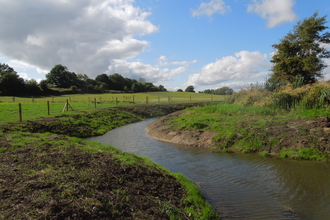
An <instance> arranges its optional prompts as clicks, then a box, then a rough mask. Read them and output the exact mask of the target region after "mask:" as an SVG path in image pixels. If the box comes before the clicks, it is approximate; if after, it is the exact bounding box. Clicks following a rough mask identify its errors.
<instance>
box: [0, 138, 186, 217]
mask: <svg viewBox="0 0 330 220" xmlns="http://www.w3.org/2000/svg"><path fill="white" fill-rule="evenodd" d="M35 137H37V136H35ZM48 138H49V139H48V141H47V142H48V143H41V142H40V141H36V142H34V143H31V144H28V145H25V146H20V145H11V144H10V143H8V140H5V138H4V137H3V138H1V141H0V149H6V150H3V151H2V152H1V162H0V167H1V169H0V185H1V189H0V197H1V199H0V218H1V219H13V218H15V219H66V218H67V219H167V218H168V217H167V215H166V212H164V210H162V209H165V206H166V205H165V203H166V202H167V203H168V206H169V207H176V208H178V207H182V202H181V199H182V197H183V195H184V194H185V191H184V189H183V188H182V186H181V184H180V183H179V182H178V181H177V180H176V179H175V178H174V177H173V176H171V175H168V174H165V173H164V172H162V171H161V170H158V169H156V168H155V167H152V166H148V165H143V166H132V165H124V164H122V163H121V162H120V161H119V160H118V159H115V158H113V157H112V156H111V154H104V153H96V152H95V153H91V152H86V151H84V150H82V148H84V147H87V146H86V145H85V144H84V143H83V142H81V143H78V144H77V143H76V144H72V145H69V146H62V145H61V144H56V143H55V142H57V143H64V142H63V141H69V140H68V139H67V138H65V137H63V136H59V135H51V136H49V137H48ZM51 139H52V140H51ZM45 141H46V140H44V142H45ZM123 154H124V153H123ZM136 160H139V159H138V158H136ZM139 162H140V163H141V164H145V163H144V162H143V161H141V160H140V161H139Z"/></svg>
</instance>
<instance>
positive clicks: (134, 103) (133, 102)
mask: <svg viewBox="0 0 330 220" xmlns="http://www.w3.org/2000/svg"><path fill="white" fill-rule="evenodd" d="M134 104H135V102H134V95H133V105H134Z"/></svg>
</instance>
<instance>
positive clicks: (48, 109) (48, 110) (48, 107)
mask: <svg viewBox="0 0 330 220" xmlns="http://www.w3.org/2000/svg"><path fill="white" fill-rule="evenodd" d="M47 113H48V115H50V106H49V101H47Z"/></svg>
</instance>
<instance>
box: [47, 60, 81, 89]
mask: <svg viewBox="0 0 330 220" xmlns="http://www.w3.org/2000/svg"><path fill="white" fill-rule="evenodd" d="M46 79H47V81H48V83H49V84H51V85H54V86H55V87H56V88H69V87H70V86H73V85H76V84H77V80H78V78H77V75H76V74H75V73H73V72H69V71H68V68H67V67H66V66H63V65H61V64H57V65H55V66H54V67H53V68H52V70H51V71H50V72H49V73H48V74H46Z"/></svg>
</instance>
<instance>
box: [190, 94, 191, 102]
mask: <svg viewBox="0 0 330 220" xmlns="http://www.w3.org/2000/svg"><path fill="white" fill-rule="evenodd" d="M190 103H191V95H190Z"/></svg>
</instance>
